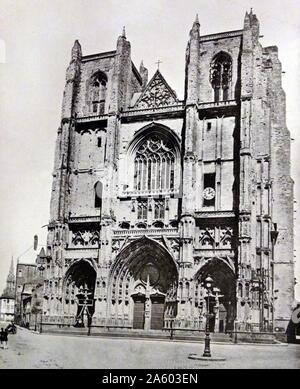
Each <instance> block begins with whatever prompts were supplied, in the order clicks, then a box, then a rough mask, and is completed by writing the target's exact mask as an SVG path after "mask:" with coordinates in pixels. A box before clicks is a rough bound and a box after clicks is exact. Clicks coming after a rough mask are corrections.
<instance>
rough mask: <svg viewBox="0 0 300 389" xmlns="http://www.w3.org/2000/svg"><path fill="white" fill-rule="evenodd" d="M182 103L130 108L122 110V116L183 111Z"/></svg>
mask: <svg viewBox="0 0 300 389" xmlns="http://www.w3.org/2000/svg"><path fill="white" fill-rule="evenodd" d="M183 109H184V104H183V103H181V104H177V105H170V106H165V107H153V108H142V109H131V110H128V111H124V112H122V117H129V116H140V115H149V114H158V113H165V112H166V113H169V112H177V111H183Z"/></svg>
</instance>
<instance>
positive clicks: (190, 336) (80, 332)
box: [42, 325, 233, 343]
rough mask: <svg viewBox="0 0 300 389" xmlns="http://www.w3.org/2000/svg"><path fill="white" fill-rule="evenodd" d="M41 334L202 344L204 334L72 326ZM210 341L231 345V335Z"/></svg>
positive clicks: (47, 329)
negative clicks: (179, 341)
mask: <svg viewBox="0 0 300 389" xmlns="http://www.w3.org/2000/svg"><path fill="white" fill-rule="evenodd" d="M42 333H47V334H56V335H59V334H60V335H75V336H88V335H91V336H97V337H98V336H99V337H114V338H132V339H154V340H155V339H157V340H186V341H193V342H197V341H199V342H204V338H205V333H204V332H202V331H201V332H199V331H188V330H178V329H176V330H173V333H172V334H171V332H170V331H169V330H149V331H143V330H135V329H121V328H115V327H91V329H90V331H89V330H88V328H76V327H72V326H70V327H69V326H64V327H58V326H49V325H47V326H43V328H42ZM210 337H211V341H212V342H213V343H214V342H217V343H232V342H233V337H232V336H231V334H225V333H211V334H210Z"/></svg>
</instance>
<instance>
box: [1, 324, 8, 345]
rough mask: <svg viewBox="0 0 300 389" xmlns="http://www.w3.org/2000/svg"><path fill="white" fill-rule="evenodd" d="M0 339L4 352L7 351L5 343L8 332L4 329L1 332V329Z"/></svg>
mask: <svg viewBox="0 0 300 389" xmlns="http://www.w3.org/2000/svg"><path fill="white" fill-rule="evenodd" d="M1 338H2V344H3V348H4V349H5V350H6V349H7V341H8V332H7V330H6V329H5V330H3V328H1Z"/></svg>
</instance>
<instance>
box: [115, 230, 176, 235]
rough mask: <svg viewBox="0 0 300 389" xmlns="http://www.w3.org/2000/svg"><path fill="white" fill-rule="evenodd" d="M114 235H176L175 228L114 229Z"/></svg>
mask: <svg viewBox="0 0 300 389" xmlns="http://www.w3.org/2000/svg"><path fill="white" fill-rule="evenodd" d="M113 234H114V235H115V236H127V235H134V236H137V235H172V236H177V235H178V229H177V228H139V229H132V230H130V229H129V230H125V229H116V230H113Z"/></svg>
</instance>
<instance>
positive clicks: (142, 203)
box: [137, 199, 148, 220]
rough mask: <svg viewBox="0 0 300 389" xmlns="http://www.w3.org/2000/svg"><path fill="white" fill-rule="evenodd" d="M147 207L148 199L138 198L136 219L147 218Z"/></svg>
mask: <svg viewBox="0 0 300 389" xmlns="http://www.w3.org/2000/svg"><path fill="white" fill-rule="evenodd" d="M147 209H148V201H147V200H144V199H142V200H138V203H137V211H138V212H137V216H138V219H142V220H145V219H147Z"/></svg>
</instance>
